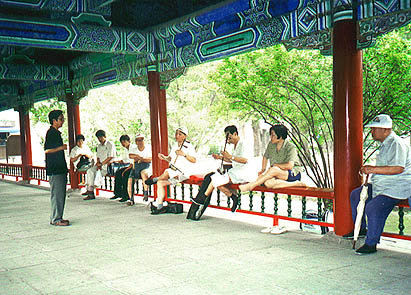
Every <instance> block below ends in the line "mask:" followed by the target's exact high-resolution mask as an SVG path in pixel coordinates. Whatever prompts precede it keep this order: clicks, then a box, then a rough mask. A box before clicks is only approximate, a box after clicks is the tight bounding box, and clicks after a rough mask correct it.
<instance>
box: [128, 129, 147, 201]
mask: <svg viewBox="0 0 411 295" xmlns="http://www.w3.org/2000/svg"><path fill="white" fill-rule="evenodd" d="M129 156H130V158H132V159H133V160H134V163H133V166H134V168H133V170H132V171H131V172H130V175H129V177H128V185H127V191H128V196H129V199H130V200H129V201H128V202H127V205H128V206H132V205H134V180H135V179H141V180H143V201H145V202H147V201H148V185H147V184H146V183H145V181H146V180H147V179H148V178H149V177H150V176H151V174H152V171H151V146H150V145H146V144H145V143H144V135H143V134H137V136H136V146H134V147H132V148H130V154H129Z"/></svg>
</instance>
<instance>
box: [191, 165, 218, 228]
mask: <svg viewBox="0 0 411 295" xmlns="http://www.w3.org/2000/svg"><path fill="white" fill-rule="evenodd" d="M213 174H214V172H212V173H209V174H207V175H206V176H205V177H204V180H203V183H202V184H201V186H200V190H199V191H198V194H197V196H199V195H200V194H204V193H205V191H206V190H207V188H208V185H209V184H210V182H211V175H213ZM211 195H212V194H211ZM211 195H210V196H209V197H207V198H206V200H205V202H204V205H201V206H200V205H197V204H195V203H192V204H191V206H190V210H188V213H187V219H191V220H199V219H200V218H201V216H203V213H204V211H205V210H206V209H207V207H208V205H209V204H210V199H211Z"/></svg>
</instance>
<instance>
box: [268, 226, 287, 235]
mask: <svg viewBox="0 0 411 295" xmlns="http://www.w3.org/2000/svg"><path fill="white" fill-rule="evenodd" d="M286 231H287V229H286V228H285V227H284V226H280V225H278V226H274V227H273V229H272V230H271V231H270V234H273V235H280V234H282V233H285V232H286Z"/></svg>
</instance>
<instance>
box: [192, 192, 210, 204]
mask: <svg viewBox="0 0 411 295" xmlns="http://www.w3.org/2000/svg"><path fill="white" fill-rule="evenodd" d="M206 199H207V197H206V196H205V195H204V194H201V195H197V197H195V198H193V197H190V200H191V202H193V203H194V204H197V205H198V206H201V205H204V203H205V200H206Z"/></svg>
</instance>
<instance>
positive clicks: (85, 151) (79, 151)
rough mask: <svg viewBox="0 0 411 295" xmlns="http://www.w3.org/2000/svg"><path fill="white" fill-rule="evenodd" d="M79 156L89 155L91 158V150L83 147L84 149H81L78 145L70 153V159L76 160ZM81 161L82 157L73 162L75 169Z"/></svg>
mask: <svg viewBox="0 0 411 295" xmlns="http://www.w3.org/2000/svg"><path fill="white" fill-rule="evenodd" d="M78 155H88V156H91V155H92V153H91V150H90V148H89V147H88V146H86V145H83V147H79V146H78V145H76V146H75V147H74V148H72V150H71V152H70V158H75V157H77V156H78ZM79 161H80V157H79V158H78V159H77V160H76V161H74V162H73V165H74V167H76V166H77V163H78V162H79Z"/></svg>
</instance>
